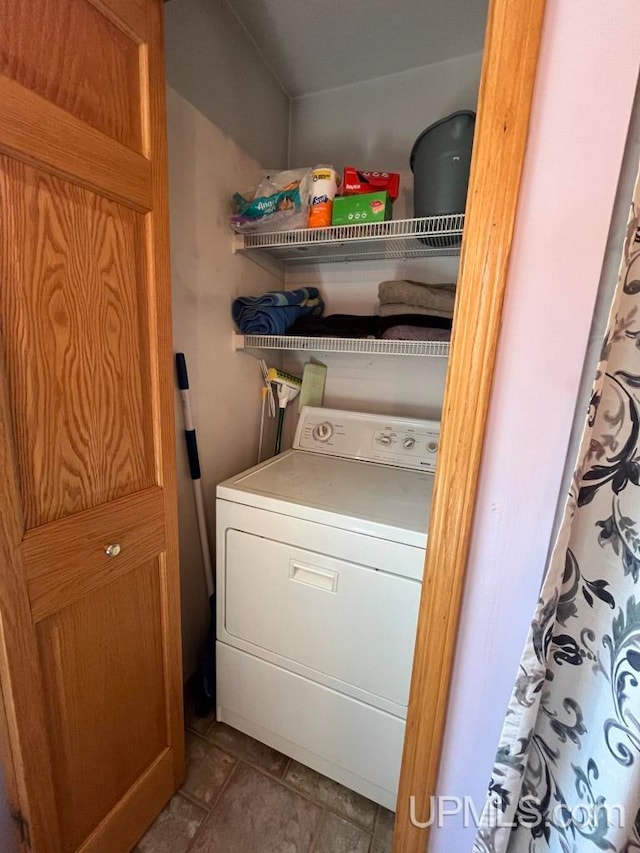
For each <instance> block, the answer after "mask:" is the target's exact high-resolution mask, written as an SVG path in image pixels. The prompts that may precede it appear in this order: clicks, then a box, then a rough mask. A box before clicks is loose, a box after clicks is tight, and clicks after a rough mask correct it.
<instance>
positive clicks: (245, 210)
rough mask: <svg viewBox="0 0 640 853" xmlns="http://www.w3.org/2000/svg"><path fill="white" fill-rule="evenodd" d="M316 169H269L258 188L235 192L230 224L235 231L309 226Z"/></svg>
mask: <svg viewBox="0 0 640 853" xmlns="http://www.w3.org/2000/svg"><path fill="white" fill-rule="evenodd" d="M311 175H312V170H311V169H310V168H308V169H307V168H305V169H289V170H287V171H285V172H266V173H265V174H264V177H263V178H262V180H261V181H260V183H259V184H258V186H257V187H255V189H253V190H250V191H249V192H247V193H244V194H241V193H235V195H234V196H233V213H232V216H231V218H230V220H229V224H230V225H231V227H232V228H233V230H234V231H239V232H246V231H285V230H286V231H288V230H290V229H295V228H306V227H307V217H308V215H309V200H310V197H311V184H312V179H311Z"/></svg>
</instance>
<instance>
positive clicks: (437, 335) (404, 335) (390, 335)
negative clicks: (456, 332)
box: [382, 326, 451, 341]
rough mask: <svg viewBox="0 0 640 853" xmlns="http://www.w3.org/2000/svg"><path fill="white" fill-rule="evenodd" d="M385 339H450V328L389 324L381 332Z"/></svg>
mask: <svg viewBox="0 0 640 853" xmlns="http://www.w3.org/2000/svg"><path fill="white" fill-rule="evenodd" d="M382 338H383V340H387V341H450V340H451V329H426V328H421V327H420V326H391V328H390V329H387V330H386V332H383V333H382Z"/></svg>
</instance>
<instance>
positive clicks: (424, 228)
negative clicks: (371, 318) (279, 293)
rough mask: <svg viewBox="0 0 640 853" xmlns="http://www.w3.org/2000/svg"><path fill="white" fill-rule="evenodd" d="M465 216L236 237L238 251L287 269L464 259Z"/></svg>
mask: <svg viewBox="0 0 640 853" xmlns="http://www.w3.org/2000/svg"><path fill="white" fill-rule="evenodd" d="M463 226H464V214H463V213H459V214H455V215H451V216H423V217H420V218H418V219H396V220H391V221H389V222H368V223H365V224H359V225H335V226H331V227H330V228H304V229H300V230H297V231H269V232H264V233H256V232H254V233H250V234H237V235H235V241H234V250H235V251H238V252H247V253H251V254H254V253H258V254H262V253H266V254H268V255H270V256H271V257H273V258H276V259H277V260H279V261H282V262H284V263H287V264H314V263H340V262H345V261H377V260H405V259H409V258H429V257H442V256H448V255H458V254H459V253H460V241H461V238H462V229H463Z"/></svg>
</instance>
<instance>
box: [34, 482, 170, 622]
mask: <svg viewBox="0 0 640 853" xmlns="http://www.w3.org/2000/svg"><path fill="white" fill-rule="evenodd" d="M112 542H117V543H118V544H119V545H120V546H121V548H122V553H121V554H119V555H118V556H117V557H114V558H109V557H107V555H106V554H105V551H104V549H105V548H106V546H107V545H109V544H110V543H112ZM164 549H165V533H164V500H163V496H162V489H160V488H158V486H153V487H151V488H150V489H145V490H144V491H142V492H136V493H135V494H133V495H127V496H126V497H124V498H119V499H118V500H116V501H112V502H111V503H110V505H109V509H108V511H107V512H105V508H104V506H102V505H101V506H97V507H93V508H92V509H87V510H85V511H84V512H81V513H76V514H75V515H73V516H67V518H64V519H62V520H61V521H53V522H51V523H50V524H43V525H42V526H40V527H35V528H34V529H33V530H28V531H27V533H26V534H25V537H24V539H23V541H22V545H21V546H20V552H21V555H22V558H23V561H24V564H25V566H26V567H27V585H28V589H29V599H30V602H31V614H32V618H33V620H34V622H37V621H39V620H40V619H44V618H45V617H46V616H49V615H50V614H52V613H56V612H57V611H59V610H62V608H63V607H66V606H68V605H69V604H71V603H72V602H74V601H77V600H79V599H80V598H83V597H84V596H85V595H87V594H88V593H90V592H91V591H92V590H94V589H98V588H99V587H100V586H102V585H103V584H105V583H107V582H108V581H110V580H113V579H115V578H117V577H120V575H123V574H125V573H126V572H128V571H130V570H131V569H134V568H136V567H138V566H140V565H142V564H143V563H145V562H147V561H149V560H152V559H153V558H154V557H157V556H158V555H159V554H160V553H161V552H162V551H163V550H164ZM69 551H73V554H74V560H75V561H76V562H75V565H74V567H73V568H72V569H70V567H69V562H68V559H67V554H68V553H69Z"/></svg>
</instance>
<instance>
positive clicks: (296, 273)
mask: <svg viewBox="0 0 640 853" xmlns="http://www.w3.org/2000/svg"><path fill="white" fill-rule="evenodd" d="M481 61H482V57H481V54H472V55H470V56H463V57H460V58H457V59H451V60H449V61H447V62H440V63H436V64H433V65H426V66H424V67H422V68H416V69H413V70H411V71H405V72H403V73H401V74H393V75H389V76H387V77H378V78H376V79H374V80H368V81H366V82H363V83H355V84H353V85H350V86H342V87H340V88H337V89H329V90H327V91H325V92H319V93H317V94H313V95H307V96H304V97H299V98H294V99H293V100H292V102H291V139H290V164H291V165H293V166H298V165H306V164H313V163H318V162H322V163H332V164H333V165H335V166H336V168H338V169H339V170H341V169H342V168H343V167H344V166H345V165H353V166H356V167H360V168H363V169H366V168H379V169H388V170H391V171H401V173H402V181H401V194H400V198H399V199H398V200H397V201H396V203H395V205H394V215H393V218H394V219H402V218H404V217H410V216H413V178H412V174H411V171H410V170H409V154H410V152H411V148H412V146H413V143H414V141H415V140H416V138H417V137H418V136H419V134H420V133H421V132H422V131H423V130H424V129H425V128H426V127H427V126H428V125H429V124H431V123H432V122H434V121H437V120H438V119H440V118H443V117H444V116H446V115H448V114H449V113H451V112H453V111H454V110H458V109H475V106H476V101H477V95H478V84H479V80H480V66H481ZM457 269H458V261H457V259H456V258H433V259H430V260H428V261H405V262H403V261H393V262H385V263H383V262H377V263H373V262H371V263H367V264H360V263H358V264H350V265H345V264H336V265H326V266H321V267H314V268H305V269H302V268H300V269H296V270H291V271H289V272H288V273H287V276H286V282H287V286H288V287H295V286H300V285H307V284H316V285H318V286H319V287H320V288H321V291H322V293H323V295H324V297H325V299H326V301H327V307H326V313H353V314H375V313H377V307H378V301H377V285H378V283H379V282H380V281H384V280H387V279H396V278H410V279H414V280H418V281H426V282H433V283H438V282H453V281H455V280H456V277H457ZM318 358H320V359H321V360H322V361H323V362H324V363H325V364H327V366H328V368H329V370H328V375H327V393H326V399H325V402H326V404H327V405H329V406H335V407H337V408H360V409H363V410H365V411H372V412H383V413H389V414H400V415H409V416H415V417H425V418H439V417H440V414H441V411H442V396H443V392H444V381H445V374H446V361H445V360H442V359H416V358H407V357H402V356H393V357H384V358H383V357H379V356H378V357H375V356H374V357H368V358H367V357H363V356H359V357H354V356H343V355H334V356H324V355H323V356H319V357H318ZM305 360H307V359H306V357H304V358H303V357H301V356H300V355H296V354H290V355H289V354H288V355H287V356H286V358H285V362H284V366H285V369H286V370H290V371H291V372H293V373H297V372H299V371H300V370H301V368H302V364H303V363H304V361H305Z"/></svg>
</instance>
